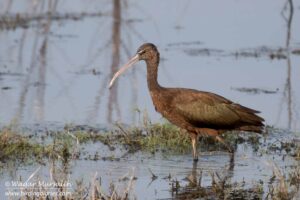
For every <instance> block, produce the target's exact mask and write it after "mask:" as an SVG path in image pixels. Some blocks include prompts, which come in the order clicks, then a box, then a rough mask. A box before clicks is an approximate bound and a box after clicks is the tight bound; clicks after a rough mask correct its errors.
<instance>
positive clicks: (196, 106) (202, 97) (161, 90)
mask: <svg viewBox="0 0 300 200" xmlns="http://www.w3.org/2000/svg"><path fill="white" fill-rule="evenodd" d="M138 60H145V62H146V64H147V82H148V88H149V91H150V94H151V97H152V101H153V104H154V106H155V109H156V111H157V112H159V113H161V114H162V116H163V117H165V118H166V119H168V120H169V121H170V122H171V123H173V124H175V125H176V126H178V127H180V128H182V129H184V130H186V131H187V132H188V133H189V134H190V136H191V139H192V145H193V156H194V160H198V156H197V151H196V146H197V140H198V136H199V135H205V136H213V137H216V138H217V139H218V140H220V141H222V139H221V138H220V136H219V135H220V134H221V133H224V132H226V131H229V130H241V131H250V132H257V133H261V132H262V130H263V127H264V125H263V121H264V119H263V118H261V117H259V116H258V115H256V114H257V113H259V112H258V111H256V110H253V109H250V108H247V107H244V106H241V105H239V104H236V103H233V102H232V101H230V100H228V99H225V98H224V97H221V96H219V95H217V94H213V93H210V92H203V91H197V90H193V89H186V88H165V87H161V86H160V85H159V84H158V82H157V72H158V64H159V52H158V51H157V48H156V47H155V45H153V44H150V43H147V44H144V45H142V46H141V47H140V48H139V50H138V52H137V55H136V56H135V57H134V58H133V59H132V60H131V61H130V62H129V64H128V65H125V66H124V69H123V68H121V69H120V70H119V72H117V73H116V75H115V76H114V77H113V79H112V81H111V83H110V86H111V85H112V84H113V81H114V80H115V78H116V77H117V76H119V75H120V74H121V73H123V71H125V69H127V68H128V67H129V66H131V65H133V64H134V63H135V62H136V61H138Z"/></svg>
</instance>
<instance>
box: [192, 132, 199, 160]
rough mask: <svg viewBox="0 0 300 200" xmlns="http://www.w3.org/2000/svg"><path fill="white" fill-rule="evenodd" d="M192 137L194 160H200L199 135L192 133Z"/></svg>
mask: <svg viewBox="0 0 300 200" xmlns="http://www.w3.org/2000/svg"><path fill="white" fill-rule="evenodd" d="M191 139H192V146H193V159H194V162H197V161H198V152H197V144H198V136H197V134H192V135H191Z"/></svg>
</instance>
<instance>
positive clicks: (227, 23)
mask: <svg viewBox="0 0 300 200" xmlns="http://www.w3.org/2000/svg"><path fill="white" fill-rule="evenodd" d="M287 2H288V1H287ZM287 2H285V1H281V0H267V1H259V0H254V1H237V0H229V1H220V0H213V1H196V0H188V1H174V0H172V1H171V0H165V1H158V0H153V1H144V0H142V1H136V0H124V1H121V0H113V1H108V0H106V1H105V0H101V1H95V0H84V1H83V0H49V1H34V0H26V1H13V0H1V1H0V8H1V10H0V12H1V16H0V41H1V46H0V95H1V98H0V121H1V123H2V124H10V123H22V124H28V123H47V122H60V123H81V124H103V125H105V126H108V125H109V124H111V123H114V122H115V121H120V122H122V123H126V124H138V123H139V120H141V118H142V117H143V116H144V115H145V114H147V115H148V117H149V119H150V120H151V121H160V120H161V116H160V115H159V114H158V113H156V112H155V110H154V107H153V106H152V102H151V99H150V96H149V93H148V88H147V83H146V70H145V64H144V63H142V62H140V63H138V64H137V66H136V67H135V68H133V69H131V70H130V71H128V72H127V74H126V75H124V76H123V77H122V78H120V79H119V80H118V81H117V85H116V86H115V87H114V88H113V89H112V90H109V89H108V82H109V80H110V78H111V76H112V74H113V73H114V72H115V71H116V70H117V69H118V68H119V67H120V66H121V65H122V64H124V63H125V62H126V61H127V59H128V58H129V57H130V56H132V55H134V54H135V52H136V50H137V48H138V47H139V46H140V45H141V44H142V43H144V42H152V43H154V44H156V45H157V46H158V48H159V51H160V54H161V58H162V60H161V63H160V69H159V82H160V83H161V85H163V86H167V87H187V88H194V89H198V90H204V91H211V92H214V93H217V94H220V95H222V96H224V97H226V98H229V99H231V100H233V101H235V102H238V103H240V104H242V105H245V106H248V107H251V108H254V109H257V110H260V111H261V112H262V113H261V116H263V117H264V118H265V119H266V123H267V124H268V125H274V126H276V127H280V128H287V129H291V130H298V131H299V128H300V125H299V103H300V101H299V98H300V96H299V95H300V85H299V84H297V82H298V79H299V77H300V69H299V64H300V56H299V49H300V38H299V35H300V26H297V24H299V19H300V18H299V6H300V2H299V1H294V2H293V10H292V12H291V10H290V7H289V4H288V3H287ZM289 21H290V23H289Z"/></svg>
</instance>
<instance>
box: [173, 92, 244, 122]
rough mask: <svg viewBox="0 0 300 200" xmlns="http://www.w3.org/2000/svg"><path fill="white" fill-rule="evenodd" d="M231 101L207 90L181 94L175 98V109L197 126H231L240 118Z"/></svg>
mask: <svg viewBox="0 0 300 200" xmlns="http://www.w3.org/2000/svg"><path fill="white" fill-rule="evenodd" d="M234 105H235V104H233V103H232V102H231V101H229V100H227V99H225V98H223V97H221V96H219V95H216V94H213V93H207V92H201V93H200V92H197V93H193V92H192V93H190V95H187V94H186V93H185V94H179V95H176V97H174V98H173V109H174V111H175V112H177V113H180V115H181V116H182V117H183V118H184V119H185V120H186V121H188V122H189V123H191V124H193V125H195V126H206V127H220V128H222V127H231V126H234V125H235V124H236V123H237V122H239V120H240V116H239V115H238V113H237V112H235V110H234V109H233V107H234Z"/></svg>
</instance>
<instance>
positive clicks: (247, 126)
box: [237, 105, 265, 133]
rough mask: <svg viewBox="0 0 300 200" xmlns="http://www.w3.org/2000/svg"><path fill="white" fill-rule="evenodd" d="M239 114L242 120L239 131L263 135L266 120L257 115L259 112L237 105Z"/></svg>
mask: <svg viewBox="0 0 300 200" xmlns="http://www.w3.org/2000/svg"><path fill="white" fill-rule="evenodd" d="M237 113H238V115H239V116H240V118H241V122H242V123H241V124H240V125H239V128H238V129H239V130H242V131H250V132H256V133H262V132H263V130H264V126H265V125H264V123H263V122H264V121H265V120H264V119H263V118H262V117H260V116H258V115H257V113H260V112H259V111H257V110H253V109H251V108H247V107H244V106H241V105H237Z"/></svg>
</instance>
